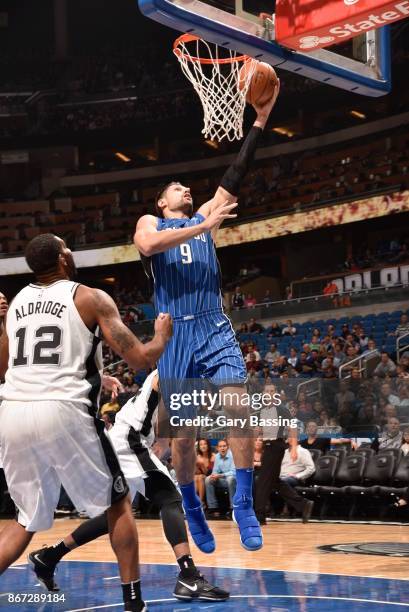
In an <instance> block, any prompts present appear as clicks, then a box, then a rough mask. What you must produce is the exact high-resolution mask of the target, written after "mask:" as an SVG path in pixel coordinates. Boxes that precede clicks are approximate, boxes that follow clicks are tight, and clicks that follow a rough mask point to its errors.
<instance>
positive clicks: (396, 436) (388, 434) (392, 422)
mask: <svg viewBox="0 0 409 612" xmlns="http://www.w3.org/2000/svg"><path fill="white" fill-rule="evenodd" d="M402 440H403V435H402V432H401V431H400V423H399V420H398V419H397V418H396V417H391V418H390V419H388V423H387V425H386V428H385V431H384V432H383V434H382V435H381V437H380V438H379V439H375V440H374V441H373V442H372V444H371V447H372V448H374V449H375V450H376V451H377V452H378V451H380V450H385V449H388V448H397V449H400V448H401V446H402Z"/></svg>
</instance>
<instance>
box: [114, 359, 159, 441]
mask: <svg viewBox="0 0 409 612" xmlns="http://www.w3.org/2000/svg"><path fill="white" fill-rule="evenodd" d="M157 373H158V371H157V370H154V371H153V372H151V373H150V374H149V376H148V377H147V378H146V380H145V382H144V383H143V385H142V388H141V389H140V390H139V391H138V393H137V394H136V395H134V397H131V399H130V400H128V401H127V402H126V404H124V406H122V408H121V410H120V411H119V412H118V413H117V414H116V416H115V425H114V426H113V427H112V428H111V429H110V430H109V437H110V438H112V440H113V442H114V446H115V449H116V450H117V452H119V450H118V449H119V448H121V447H122V446H123V445H125V446H126V445H127V444H128V443H129V435H130V433H131V436H133V438H135V437H137V443H138V445H142V446H144V447H146V448H150V447H151V446H152V444H153V443H154V441H155V424H156V420H157V417H158V400H159V396H158V393H157V392H156V391H153V389H152V383H153V379H154V378H155V376H156V375H157ZM131 429H132V430H133V431H132V432H131ZM135 434H136V436H135Z"/></svg>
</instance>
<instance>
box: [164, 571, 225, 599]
mask: <svg viewBox="0 0 409 612" xmlns="http://www.w3.org/2000/svg"><path fill="white" fill-rule="evenodd" d="M173 595H174V597H176V598H177V599H184V600H192V599H201V600H205V601H225V600H226V599H228V598H229V597H230V593H228V592H227V591H223V590H222V589H219V587H216V586H213V585H211V584H210V583H209V582H207V580H206V579H205V578H203V576H202V575H201V574H199V573H198V574H197V575H196V576H194V577H193V578H182V577H181V575H180V574H179V576H178V581H177V583H176V586H175V588H174V591H173Z"/></svg>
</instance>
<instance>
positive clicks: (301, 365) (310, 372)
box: [295, 351, 319, 378]
mask: <svg viewBox="0 0 409 612" xmlns="http://www.w3.org/2000/svg"><path fill="white" fill-rule="evenodd" d="M318 367H319V362H318V353H317V351H311V353H310V354H309V355H307V353H306V352H305V351H302V352H301V353H300V358H299V360H298V362H297V364H296V367H295V369H296V370H297V372H298V373H299V375H300V376H302V377H304V378H310V377H311V376H314V375H315V374H316V373H317V368H318Z"/></svg>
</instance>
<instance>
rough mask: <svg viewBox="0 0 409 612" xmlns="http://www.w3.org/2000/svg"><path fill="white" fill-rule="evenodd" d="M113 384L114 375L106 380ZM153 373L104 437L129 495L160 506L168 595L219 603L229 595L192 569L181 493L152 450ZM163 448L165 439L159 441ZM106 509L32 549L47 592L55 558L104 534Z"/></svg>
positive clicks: (155, 378) (155, 408)
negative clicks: (171, 563) (168, 554)
mask: <svg viewBox="0 0 409 612" xmlns="http://www.w3.org/2000/svg"><path fill="white" fill-rule="evenodd" d="M111 380H113V381H114V382H118V381H116V379H111ZM158 403H159V393H158V376H157V371H156V370H154V371H153V372H152V373H151V374H150V375H149V376H148V378H147V379H146V380H145V382H144V384H143V387H142V389H141V390H140V391H138V393H137V394H136V395H135V396H134V397H132V398H131V399H130V400H128V402H127V403H126V404H125V405H124V406H123V407H122V408H121V410H120V411H119V412H118V414H117V416H116V421H115V425H114V426H113V427H112V429H110V430H109V432H108V436H109V438H110V440H111V442H112V444H113V446H114V448H115V450H116V452H117V454H118V459H119V463H120V466H121V468H122V471H123V473H124V476H125V478H126V481H127V483H128V486H129V491H130V493H131V499H133V498H134V497H135V494H136V492H139V493H140V494H141V495H143V496H144V497H145V498H147V499H149V500H150V501H152V502H153V503H154V504H155V505H156V506H158V508H159V509H160V515H161V519H162V524H163V528H164V532H165V536H166V538H167V540H168V542H169V544H170V545H171V547H172V548H173V551H174V553H175V557H176V560H177V562H178V565H179V568H180V573H179V576H178V579H177V582H176V586H175V588H174V591H173V594H174V596H175V597H177V598H178V599H182V600H192V599H195V600H204V601H224V600H225V599H227V598H228V597H229V593H228V592H227V591H224V590H223V589H219V588H218V587H216V586H213V585H211V584H210V583H209V582H208V581H207V580H206V579H205V578H204V577H203V576H202V574H201V573H200V572H199V570H198V569H197V568H196V566H195V564H194V561H193V558H192V555H191V554H190V548H189V543H188V539H187V531H186V527H185V520H184V516H183V510H182V504H181V501H182V500H181V497H180V494H179V493H178V491H177V489H176V485H175V484H174V482H173V481H172V479H171V478H170V476H169V472H168V470H167V469H166V467H165V466H164V465H163V464H162V463H161V462H160V461H159V459H158V458H157V457H156V455H154V453H153V451H152V444H153V442H154V439H155V433H154V430H155V428H156V423H157V419H158V413H159V408H158ZM162 442H164V443H165V445H166V446H167V443H168V441H167V440H162ZM108 531H109V530H108V519H107V515H106V513H104V514H101V515H100V516H98V517H96V518H93V519H90V520H88V521H86V522H84V523H82V525H80V526H79V527H78V528H77V529H76V530H75V531H74V532H73V533H72V534H70V535H69V536H67V537H66V538H64V540H63V541H62V542H61V541H60V542H58V543H57V544H55V545H54V546H49V547H46V548H42V549H40V550H34V551H33V552H31V553H30V555H29V556H28V561H29V563H30V565H31V566H32V567H33V569H34V572H35V574H36V576H37V578H38V579H39V581H40V582H41V583H42V584H43V585H44V586H45V587H46V588H47V589H48V590H49V591H58V586H57V584H56V583H55V580H54V572H55V568H56V566H57V564H58V563H59V561H60V559H62V557H64V556H65V555H66V554H68V553H69V552H70V551H71V550H73V549H74V548H77V547H78V546H83V545H84V544H86V543H87V542H91V541H92V540H95V539H96V538H99V537H100V536H102V535H106V534H107V533H108Z"/></svg>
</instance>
